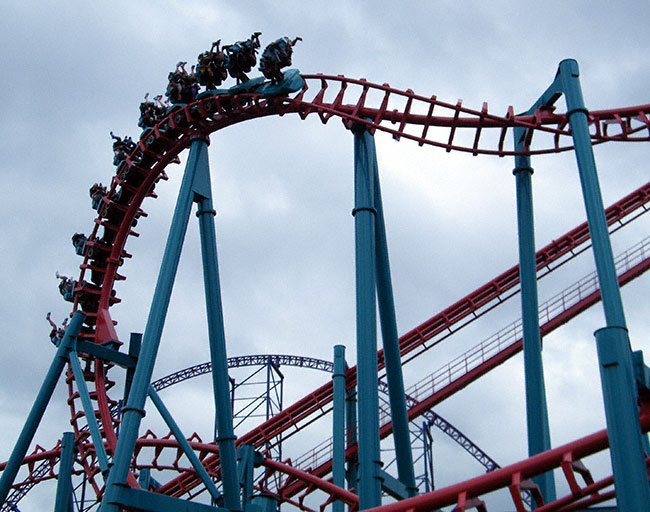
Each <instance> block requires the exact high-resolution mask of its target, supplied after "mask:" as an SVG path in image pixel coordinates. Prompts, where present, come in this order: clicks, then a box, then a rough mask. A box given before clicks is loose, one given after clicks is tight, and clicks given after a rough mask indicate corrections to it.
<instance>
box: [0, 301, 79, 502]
mask: <svg viewBox="0 0 650 512" xmlns="http://www.w3.org/2000/svg"><path fill="white" fill-rule="evenodd" d="M84 317H85V315H84V314H83V313H81V312H80V311H77V312H76V313H75V314H74V315H73V316H72V320H71V321H70V325H68V328H67V329H66V330H65V334H64V336H63V339H62V340H61V342H60V343H59V347H58V349H57V351H56V354H55V355H54V358H53V359H52V363H51V364H50V368H49V370H48V372H47V374H46V375H45V379H44V380H43V384H41V388H40V390H39V392H38V395H37V396H36V399H35V400H34V404H33V405H32V408H31V410H30V412H29V415H28V416H27V420H26V421H25V425H24V426H23V429H22V430H21V432H20V435H19V436H18V440H17V441H16V444H15V445H14V449H13V450H12V452H11V455H10V457H9V460H8V461H7V465H6V466H5V469H4V470H3V471H2V476H1V477H0V503H4V502H5V501H6V499H7V495H8V494H9V489H11V486H12V485H13V483H14V480H15V479H16V475H17V474H18V470H19V469H20V466H21V464H22V463H23V459H24V458H25V455H26V454H27V450H28V449H29V445H30V443H31V442H32V440H33V439H34V434H35V433H36V429H37V428H38V425H39V424H40V422H41V418H42V417H43V414H44V413H45V409H46V408H47V404H48V403H49V402H50V398H52V393H54V388H55V387H56V383H57V382H58V380H59V377H60V376H61V372H62V371H63V367H64V366H65V363H66V361H67V360H68V350H69V349H70V347H72V346H74V342H75V339H76V337H77V334H79V329H81V324H82V323H83V320H84Z"/></svg>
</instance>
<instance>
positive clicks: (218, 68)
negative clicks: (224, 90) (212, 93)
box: [196, 39, 228, 90]
mask: <svg viewBox="0 0 650 512" xmlns="http://www.w3.org/2000/svg"><path fill="white" fill-rule="evenodd" d="M220 44H221V39H219V40H218V41H215V42H214V43H212V47H211V48H210V50H208V51H207V52H203V53H201V54H200V55H199V56H198V64H197V66H196V79H197V80H198V82H199V83H200V84H201V85H203V86H205V88H206V89H208V90H210V89H216V88H217V87H218V86H220V85H221V84H222V82H223V81H224V80H225V79H226V78H228V70H227V69H226V56H225V54H224V51H223V50H222V49H220V48H219V45H220Z"/></svg>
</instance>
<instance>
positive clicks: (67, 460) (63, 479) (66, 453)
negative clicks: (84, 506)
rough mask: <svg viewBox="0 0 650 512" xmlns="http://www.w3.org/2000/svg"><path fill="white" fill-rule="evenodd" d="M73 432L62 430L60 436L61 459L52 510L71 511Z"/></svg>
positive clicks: (55, 511) (56, 511) (57, 511)
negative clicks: (61, 435)
mask: <svg viewBox="0 0 650 512" xmlns="http://www.w3.org/2000/svg"><path fill="white" fill-rule="evenodd" d="M74 452H75V445H74V433H73V432H64V433H63V437H62V438H61V460H60V461H59V476H58V482H57V484H56V498H55V500H54V512H72V464H73V463H74Z"/></svg>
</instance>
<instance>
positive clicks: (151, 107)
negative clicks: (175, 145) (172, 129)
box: [138, 93, 167, 128]
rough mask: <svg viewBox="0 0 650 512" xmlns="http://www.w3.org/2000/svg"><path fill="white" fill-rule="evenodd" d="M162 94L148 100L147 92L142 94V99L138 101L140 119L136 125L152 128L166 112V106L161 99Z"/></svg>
mask: <svg viewBox="0 0 650 512" xmlns="http://www.w3.org/2000/svg"><path fill="white" fill-rule="evenodd" d="M161 99H162V95H158V96H155V97H154V101H150V100H149V93H147V94H145V95H144V101H143V102H142V103H140V119H139V120H138V126H139V127H140V128H153V127H154V126H155V125H156V124H158V123H159V122H160V121H161V120H162V119H163V118H164V117H165V114H166V112H167V107H166V106H165V104H164V103H162V101H160V100H161Z"/></svg>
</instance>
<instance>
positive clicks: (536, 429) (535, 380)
mask: <svg viewBox="0 0 650 512" xmlns="http://www.w3.org/2000/svg"><path fill="white" fill-rule="evenodd" d="M514 135H515V150H516V151H522V150H523V149H524V148H523V143H522V137H523V135H524V130H523V129H522V128H515V130H514ZM513 173H514V175H515V182H516V189H517V227H518V232H519V279H520V282H521V318H522V324H523V340H524V378H525V386H526V422H527V427H528V455H529V456H531V457H532V456H533V455H537V454H538V453H541V452H545V451H547V450H550V449H551V434H550V432H549V423H548V409H547V404H546V387H545V385H544V368H543V364H542V340H541V338H540V334H539V304H538V299H537V262H536V257H535V228H534V221H533V218H534V217H533V188H532V174H533V169H532V167H531V166H530V157H528V156H526V155H518V156H515V170H514V171H513ZM533 480H534V481H535V483H536V484H537V485H538V486H539V489H540V492H541V493H542V496H543V497H544V501H545V502H546V503H550V502H551V501H555V499H556V498H557V495H556V492H555V480H554V479H553V473H552V472H550V471H549V472H548V473H544V474H543V475H539V476H537V477H535V478H534V479H533Z"/></svg>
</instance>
